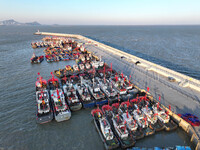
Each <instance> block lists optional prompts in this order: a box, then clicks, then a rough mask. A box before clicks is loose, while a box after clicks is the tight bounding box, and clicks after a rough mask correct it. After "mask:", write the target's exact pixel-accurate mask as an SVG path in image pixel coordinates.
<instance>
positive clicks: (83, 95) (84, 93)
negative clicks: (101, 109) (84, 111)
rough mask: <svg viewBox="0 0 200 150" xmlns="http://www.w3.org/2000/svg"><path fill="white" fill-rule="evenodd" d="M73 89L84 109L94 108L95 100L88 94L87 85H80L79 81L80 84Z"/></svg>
mask: <svg viewBox="0 0 200 150" xmlns="http://www.w3.org/2000/svg"><path fill="white" fill-rule="evenodd" d="M81 78H82V77H81ZM75 88H76V91H77V93H78V97H79V99H80V100H81V102H82V104H83V107H84V108H89V107H94V105H95V99H94V98H93V97H92V95H91V94H90V92H89V90H88V86H87V84H85V83H82V79H81V83H78V84H76V85H75Z"/></svg>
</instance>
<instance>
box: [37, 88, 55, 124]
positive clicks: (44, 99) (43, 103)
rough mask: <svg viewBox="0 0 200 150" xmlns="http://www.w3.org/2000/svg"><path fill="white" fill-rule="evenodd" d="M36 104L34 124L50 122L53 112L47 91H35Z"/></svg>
mask: <svg viewBox="0 0 200 150" xmlns="http://www.w3.org/2000/svg"><path fill="white" fill-rule="evenodd" d="M36 102H37V114H36V122H37V123H39V124H43V123H47V122H50V121H51V120H52V119H53V111H52V108H51V105H50V101H49V94H48V91H47V90H44V91H43V90H41V91H36Z"/></svg>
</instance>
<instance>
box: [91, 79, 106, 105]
mask: <svg viewBox="0 0 200 150" xmlns="http://www.w3.org/2000/svg"><path fill="white" fill-rule="evenodd" d="M92 80H93V82H91V83H90V84H89V85H88V87H89V91H90V93H91V94H92V96H93V97H94V99H95V101H96V105H103V104H107V103H108V100H107V98H106V97H105V94H104V93H103V92H102V91H101V89H100V85H99V83H98V82H97V81H95V79H94V78H93V79H92Z"/></svg>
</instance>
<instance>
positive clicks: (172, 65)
mask: <svg viewBox="0 0 200 150" xmlns="http://www.w3.org/2000/svg"><path fill="white" fill-rule="evenodd" d="M86 37H88V38H91V39H94V40H96V41H98V42H101V43H103V44H106V45H109V46H111V47H114V48H117V49H119V50H122V51H124V52H127V53H129V54H132V55H135V56H137V57H140V58H143V59H145V60H148V61H150V62H153V63H156V64H158V65H161V66H164V67H166V68H169V69H172V70H175V71H177V72H180V73H183V74H185V75H188V76H191V77H193V78H196V79H200V72H199V70H193V69H191V68H186V67H184V66H182V65H177V64H175V63H174V62H170V61H166V60H163V59H159V58H156V57H153V56H150V55H147V54H144V53H141V52H138V51H135V50H134V49H131V50H130V49H127V48H125V47H122V46H119V45H116V44H113V43H109V42H106V41H102V40H100V39H97V38H94V37H92V36H86ZM183 65H184V64H183Z"/></svg>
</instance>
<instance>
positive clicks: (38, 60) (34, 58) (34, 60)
mask: <svg viewBox="0 0 200 150" xmlns="http://www.w3.org/2000/svg"><path fill="white" fill-rule="evenodd" d="M43 60H44V56H36V55H35V54H34V53H33V56H32V57H31V63H33V64H38V63H41V62H42V61H43Z"/></svg>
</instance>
